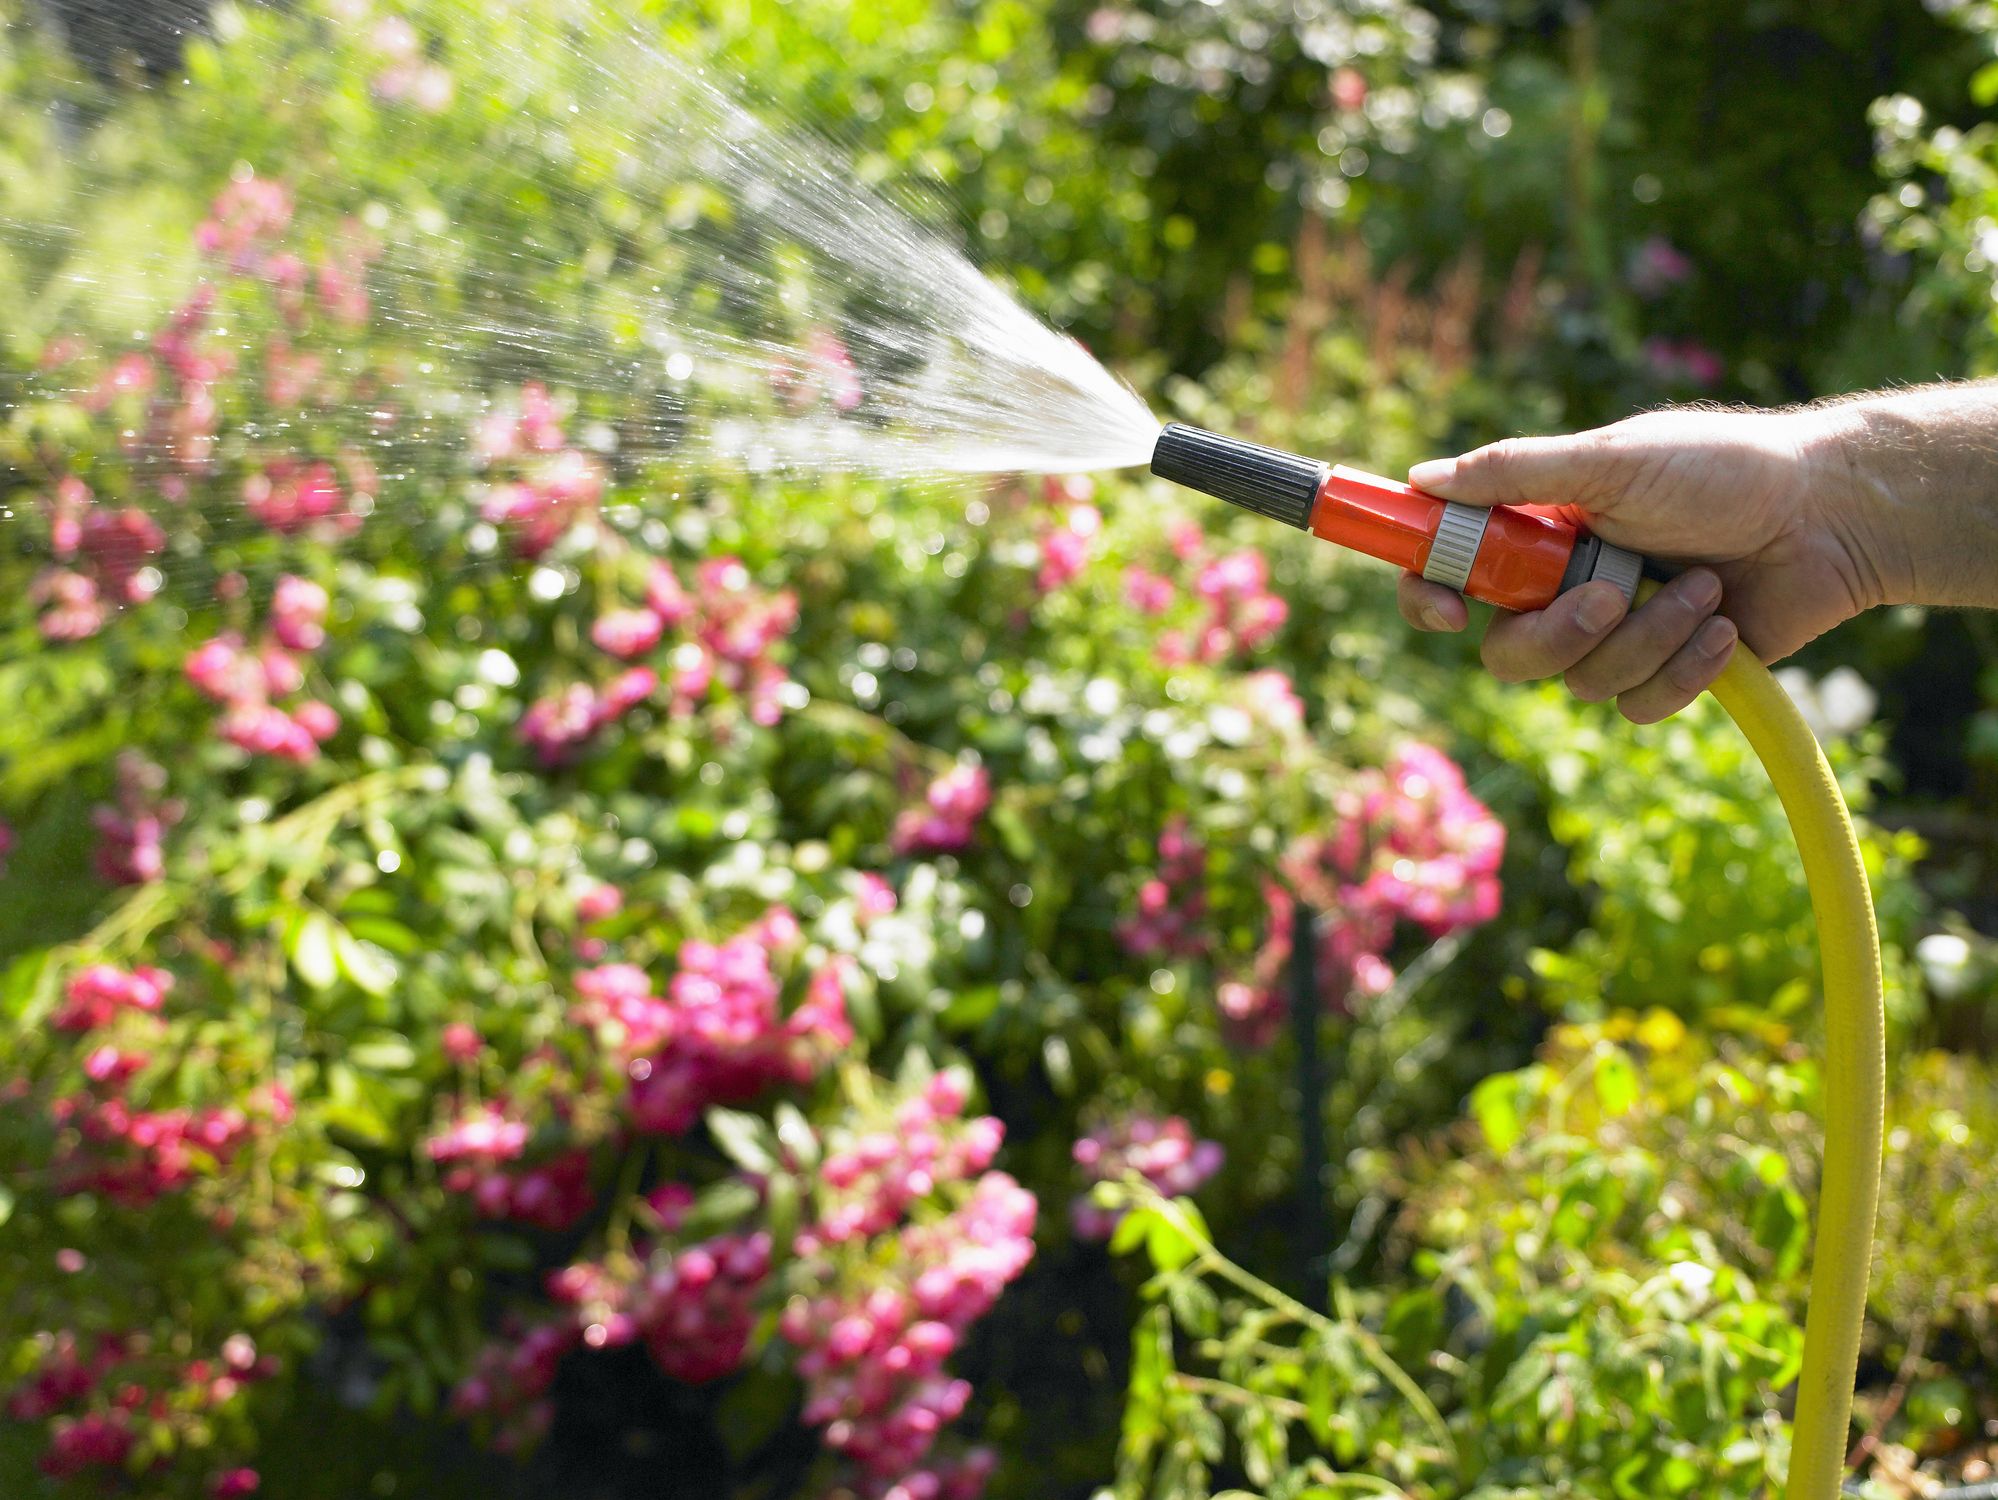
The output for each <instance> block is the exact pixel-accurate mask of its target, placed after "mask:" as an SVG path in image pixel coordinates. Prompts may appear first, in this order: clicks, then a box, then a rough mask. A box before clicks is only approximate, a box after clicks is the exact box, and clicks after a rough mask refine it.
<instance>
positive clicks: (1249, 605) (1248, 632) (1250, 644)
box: [1158, 547, 1290, 666]
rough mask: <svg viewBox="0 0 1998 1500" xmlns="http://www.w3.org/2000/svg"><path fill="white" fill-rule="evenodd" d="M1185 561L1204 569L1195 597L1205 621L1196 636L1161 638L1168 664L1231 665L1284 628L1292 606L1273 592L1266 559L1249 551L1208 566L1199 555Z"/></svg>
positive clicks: (1180, 632)
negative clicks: (1239, 656) (1235, 658)
mask: <svg viewBox="0 0 1998 1500" xmlns="http://www.w3.org/2000/svg"><path fill="white" fill-rule="evenodd" d="M1175 550H1178V549H1177V547H1176V549H1175ZM1184 560H1185V561H1187V562H1189V563H1196V562H1197V563H1199V564H1200V571H1199V572H1198V573H1196V574H1195V575H1194V580H1193V592H1194V595H1195V597H1196V598H1197V599H1199V601H1200V604H1201V607H1202V610H1203V611H1204V618H1203V619H1201V620H1200V621H1199V622H1198V623H1197V624H1196V625H1195V626H1194V627H1193V628H1192V629H1191V630H1170V631H1167V632H1166V633H1165V634H1164V635H1162V636H1160V637H1159V645H1158V654H1159V659H1160V660H1161V661H1162V662H1164V663H1166V664H1167V665H1168V666H1179V665H1181V664H1183V663H1186V662H1190V661H1198V662H1209V663H1213V662H1221V661H1226V660H1228V659H1229V658H1230V657H1233V656H1236V655H1239V654H1244V653H1247V652H1250V651H1253V650H1255V649H1256V648H1257V647H1258V646H1260V645H1262V644H1264V643H1265V642H1266V641H1268V640H1269V639H1270V638H1271V637H1273V636H1274V635H1275V634H1276V633H1277V632H1278V631H1279V630H1281V629H1282V628H1283V622H1284V621H1285V620H1286V619H1288V618H1289V616H1290V606H1289V605H1288V604H1286V603H1285V602H1284V600H1283V598H1282V596H1281V595H1278V594H1273V593H1271V592H1270V588H1269V564H1268V563H1267V562H1266V561H1264V559H1263V555H1262V553H1260V552H1257V551H1254V550H1244V551H1241V552H1231V553H1229V554H1228V555H1227V556H1225V557H1217V558H1212V559H1208V560H1206V561H1202V560H1201V554H1200V553H1198V552H1196V553H1194V554H1193V555H1192V556H1189V557H1184Z"/></svg>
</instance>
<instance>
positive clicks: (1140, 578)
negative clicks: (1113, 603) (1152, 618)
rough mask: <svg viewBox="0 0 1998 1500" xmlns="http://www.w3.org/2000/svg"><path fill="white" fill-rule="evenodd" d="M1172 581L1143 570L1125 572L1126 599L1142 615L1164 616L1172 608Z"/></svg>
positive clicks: (1132, 569)
mask: <svg viewBox="0 0 1998 1500" xmlns="http://www.w3.org/2000/svg"><path fill="white" fill-rule="evenodd" d="M1173 594H1174V590H1173V586H1172V580H1171V579H1170V578H1166V577H1164V576H1163V575H1161V574H1158V573H1149V572H1147V571H1146V570H1145V569H1143V568H1127V569H1125V570H1124V598H1125V600H1126V601H1127V602H1128V603H1129V604H1130V606H1131V607H1132V608H1133V609H1135V610H1138V611H1139V612H1140V613H1142V614H1148V615H1162V614H1164V613H1165V612H1166V611H1167V610H1168V609H1170V608H1172V601H1173Z"/></svg>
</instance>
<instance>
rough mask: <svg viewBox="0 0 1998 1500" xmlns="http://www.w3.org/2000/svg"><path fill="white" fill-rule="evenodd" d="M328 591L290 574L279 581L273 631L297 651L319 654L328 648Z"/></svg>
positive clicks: (273, 599) (273, 607)
mask: <svg viewBox="0 0 1998 1500" xmlns="http://www.w3.org/2000/svg"><path fill="white" fill-rule="evenodd" d="M329 602H330V601H329V600H328V599H327V597H326V590H325V589H323V588H321V587H320V586H319V585H318V584H316V583H314V582H312V581H311V580H310V579H306V578H296V577H293V576H292V575H291V574H290V573H286V574H285V575H284V576H282V577H281V578H279V579H278V581H277V588H276V589H275V590H274V591H273V592H272V595H271V629H272V633H273V634H274V635H276V636H277V638H278V641H279V642H280V643H281V644H282V645H284V646H287V647H289V648H290V649H291V650H293V651H317V650H318V649H319V648H320V647H321V646H323V645H325V644H326V628H325V621H326V609H327V606H328V604H329Z"/></svg>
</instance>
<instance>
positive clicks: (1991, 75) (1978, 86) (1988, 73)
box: [1970, 62, 1998, 109]
mask: <svg viewBox="0 0 1998 1500" xmlns="http://www.w3.org/2000/svg"><path fill="white" fill-rule="evenodd" d="M1970 98H1971V102H1972V103H1975V104H1978V105H1982V106H1983V107H1985V108H1987V109H1988V108H1990V106H1992V105H1993V104H1998V62H1988V63H1986V64H1985V65H1984V66H1983V67H1981V68H1979V69H1978V70H1977V71H1976V72H1975V73H1972V74H1971V75H1970Z"/></svg>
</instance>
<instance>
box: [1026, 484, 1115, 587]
mask: <svg viewBox="0 0 1998 1500" xmlns="http://www.w3.org/2000/svg"><path fill="white" fill-rule="evenodd" d="M1102 529H1103V516H1102V513H1101V512H1099V511H1098V510H1097V509H1096V507H1095V506H1093V505H1075V506H1071V507H1070V508H1069V510H1068V512H1067V514H1066V515H1065V516H1064V517H1063V518H1062V522H1061V524H1060V525H1058V526H1056V527H1053V528H1051V529H1050V530H1049V531H1047V532H1046V533H1044V534H1043V535H1042V537H1041V569H1040V573H1039V574H1038V575H1037V576H1036V578H1035V580H1034V586H1035V587H1036V588H1038V589H1039V590H1040V591H1041V592H1042V593H1043V594H1047V593H1052V592H1053V591H1054V590H1056V589H1058V588H1060V587H1061V586H1062V585H1063V584H1065V583H1067V582H1069V581H1070V580H1072V579H1073V578H1074V577H1075V576H1076V575H1077V574H1078V573H1080V572H1081V571H1082V568H1083V565H1084V564H1085V563H1086V562H1088V560H1089V552H1090V548H1091V547H1092V546H1093V544H1094V542H1095V539H1096V537H1097V534H1098V533H1099V532H1101V531H1102Z"/></svg>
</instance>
